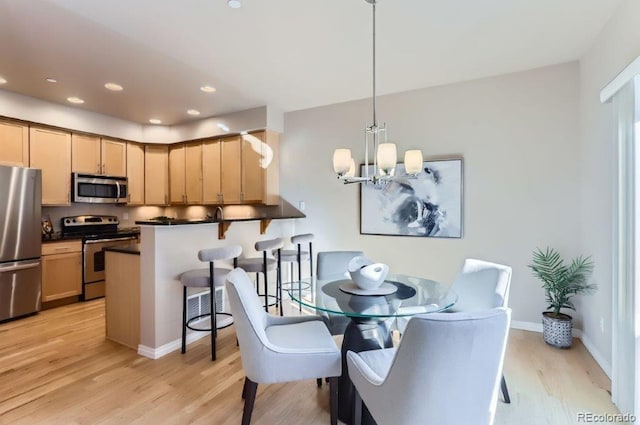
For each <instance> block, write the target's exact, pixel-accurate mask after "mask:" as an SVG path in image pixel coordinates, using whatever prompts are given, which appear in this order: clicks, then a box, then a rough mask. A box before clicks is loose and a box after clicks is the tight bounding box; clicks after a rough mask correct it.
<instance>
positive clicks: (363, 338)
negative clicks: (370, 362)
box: [338, 317, 393, 425]
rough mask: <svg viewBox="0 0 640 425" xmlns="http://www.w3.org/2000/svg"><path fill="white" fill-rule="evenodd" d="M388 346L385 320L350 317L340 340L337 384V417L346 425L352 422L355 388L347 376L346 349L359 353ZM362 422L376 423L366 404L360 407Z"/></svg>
mask: <svg viewBox="0 0 640 425" xmlns="http://www.w3.org/2000/svg"><path fill="white" fill-rule="evenodd" d="M390 347H393V341H392V340H391V333H390V332H389V330H388V329H387V326H386V325H385V321H381V320H375V319H373V320H372V319H361V318H357V317H352V318H351V322H350V323H349V324H348V325H347V329H346V330H345V332H344V339H343V340H342V375H341V376H340V381H339V384H338V418H339V419H340V420H341V421H342V422H344V423H346V424H348V425H351V424H353V405H354V403H355V388H354V386H353V383H352V382H351V379H350V378H349V369H348V366H347V351H354V352H356V353H359V352H361V351H368V350H377V349H380V348H390ZM362 423H363V424H368V425H375V423H376V422H375V420H374V419H373V418H372V417H371V415H370V414H369V411H368V410H367V408H366V406H364V408H363V409H362Z"/></svg>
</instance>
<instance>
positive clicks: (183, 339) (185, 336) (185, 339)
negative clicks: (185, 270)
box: [182, 286, 187, 354]
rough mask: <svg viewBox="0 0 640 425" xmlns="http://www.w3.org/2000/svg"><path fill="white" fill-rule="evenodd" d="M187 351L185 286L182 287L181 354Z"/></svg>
mask: <svg viewBox="0 0 640 425" xmlns="http://www.w3.org/2000/svg"><path fill="white" fill-rule="evenodd" d="M186 352H187V287H186V286H183V287H182V354H184V353H186Z"/></svg>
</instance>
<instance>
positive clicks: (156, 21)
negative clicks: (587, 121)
mask: <svg viewBox="0 0 640 425" xmlns="http://www.w3.org/2000/svg"><path fill="white" fill-rule="evenodd" d="M620 2H621V0H560V1H559V0H482V1H478V0H447V1H443V0H382V1H381V2H380V3H379V4H378V6H377V33H378V46H377V56H378V65H377V69H378V94H386V93H394V92H400V91H405V90H412V89H417V88H423V87H429V86H434V85H441V84H447V83H452V82H457V81H464V80H471V79H476V78H481V77H486V76H491V75H499V74H504V73H510V72H515V71H521V70H525V69H531V68H536V67H541V66H546V65H551V64H556V63H562V62H567V61H572V60H576V59H579V58H580V56H581V55H582V54H584V52H585V51H586V50H587V49H588V47H589V46H590V44H591V43H592V41H593V40H594V38H595V37H596V36H597V34H598V33H599V32H600V30H601V29H602V27H603V26H604V24H605V23H606V22H607V20H608V19H609V17H610V16H611V15H612V13H613V12H614V10H615V8H616V7H617V6H618V4H619V3H620ZM242 4H243V5H242V7H241V8H240V9H231V8H229V7H227V5H226V0H108V1H107V0H0V76H2V77H4V78H5V79H6V80H7V81H8V83H7V84H5V85H2V86H0V88H1V89H3V90H10V91H14V92H18V93H22V94H25V95H29V96H33V97H37V98H42V99H46V100H50V101H53V102H60V103H65V104H68V103H66V98H67V97H68V96H79V97H81V98H83V99H85V101H86V103H85V104H84V105H81V106H79V107H80V108H83V109H87V110H91V111H95V112H99V113H103V114H107V115H111V116H115V117H119V118H124V119H127V120H130V121H134V122H138V123H147V121H148V119H149V118H152V117H156V118H160V119H162V120H163V123H165V124H177V123H181V122H186V121H188V120H193V119H198V118H193V117H190V116H188V115H187V114H186V110H187V109H189V108H195V109H198V110H200V111H201V112H202V115H201V116H200V117H199V118H202V117H208V116H215V115H220V114H224V113H230V112H234V111H238V110H244V109H249V108H252V107H256V106H263V105H269V106H274V107H277V108H279V109H282V110H284V111H292V110H298V109H305V108H311V107H315V106H320V105H326V104H331V103H337V102H343V101H348V100H353V99H361V98H366V97H369V96H370V95H371V74H372V72H371V41H372V37H371V6H370V5H369V4H368V3H366V2H365V1H364V0H321V1H310V0H269V1H267V0H242ZM46 77H53V78H56V79H57V80H58V83H56V84H52V83H48V82H46V81H45V78H46ZM108 81H113V82H117V83H119V84H121V85H123V86H124V88H125V90H124V91H122V92H119V93H113V92H109V91H107V90H106V89H104V87H103V85H104V83H106V82H108ZM204 84H210V85H213V86H214V87H216V88H217V89H218V90H217V92H216V93H214V94H205V93H202V92H201V91H200V90H199V87H200V86H202V85H204Z"/></svg>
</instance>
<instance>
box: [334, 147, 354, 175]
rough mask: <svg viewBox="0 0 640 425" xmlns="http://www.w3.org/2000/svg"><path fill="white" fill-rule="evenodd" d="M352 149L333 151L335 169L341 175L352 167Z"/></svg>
mask: <svg viewBox="0 0 640 425" xmlns="http://www.w3.org/2000/svg"><path fill="white" fill-rule="evenodd" d="M352 161H353V159H352V158H351V149H336V150H335V151H333V171H334V172H335V173H336V174H338V175H339V176H343V175H345V173H347V172H348V171H349V168H351V162H352Z"/></svg>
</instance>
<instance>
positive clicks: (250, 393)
mask: <svg viewBox="0 0 640 425" xmlns="http://www.w3.org/2000/svg"><path fill="white" fill-rule="evenodd" d="M245 386H246V392H245V394H244V411H243V413H242V425H249V424H250V423H251V414H252V413H253V403H254V402H255V400H256V392H257V391H258V384H257V383H255V382H253V381H252V380H251V379H249V378H245Z"/></svg>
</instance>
